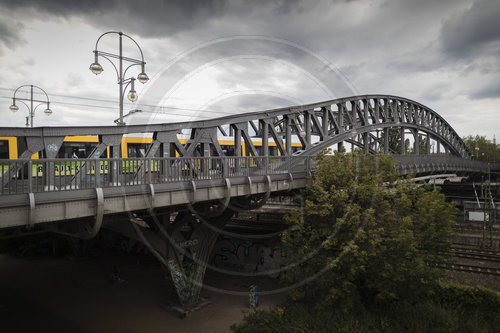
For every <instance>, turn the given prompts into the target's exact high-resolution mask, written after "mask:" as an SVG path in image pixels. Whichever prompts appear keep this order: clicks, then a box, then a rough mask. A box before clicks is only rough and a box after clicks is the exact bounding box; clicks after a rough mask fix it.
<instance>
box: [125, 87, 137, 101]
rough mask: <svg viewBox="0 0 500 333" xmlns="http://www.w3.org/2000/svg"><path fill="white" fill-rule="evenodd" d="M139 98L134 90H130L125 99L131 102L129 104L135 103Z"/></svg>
mask: <svg viewBox="0 0 500 333" xmlns="http://www.w3.org/2000/svg"><path fill="white" fill-rule="evenodd" d="M138 97H139V96H138V95H137V93H136V92H135V90H130V91H129V93H128V95H127V98H128V99H129V100H130V101H131V102H135V101H137V98H138Z"/></svg>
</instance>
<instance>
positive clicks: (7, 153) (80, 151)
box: [0, 136, 301, 159]
mask: <svg viewBox="0 0 500 333" xmlns="http://www.w3.org/2000/svg"><path fill="white" fill-rule="evenodd" d="M187 141H188V138H180V139H179V142H180V143H181V144H186V143H187ZM152 142H153V139H152V138H148V137H137V136H124V137H123V138H122V141H121V156H122V158H137V157H144V156H145V155H146V151H147V149H148V147H149V145H150V144H151V143H152ZM98 143H99V138H98V136H66V137H65V139H64V142H63V145H62V147H61V148H60V149H59V152H58V154H57V157H58V158H86V157H88V155H89V154H90V153H91V152H92V150H93V149H94V148H95V146H97V144H98ZM252 143H253V145H254V146H255V148H256V149H257V152H258V153H260V152H261V149H262V142H261V141H260V139H254V140H252ZM219 144H220V146H221V148H222V151H223V153H224V155H225V156H234V138H232V137H221V138H220V139H219ZM241 148H242V154H243V156H248V155H250V153H247V151H246V149H245V142H244V141H242V143H241ZM300 149H301V144H300V143H292V152H296V151H298V150H300ZM21 150H22V149H21V147H20V143H19V142H18V140H17V138H16V137H7V136H3V137H0V159H17V158H18V157H19V152H20V151H21ZM269 155H270V156H280V155H281V154H280V151H279V150H278V149H277V145H276V143H275V142H272V141H271V140H270V142H269ZM101 157H102V158H109V157H110V149H109V147H108V148H107V152H106V154H103V155H102V156H101ZM155 157H159V152H158V153H157V156H155ZM31 158H32V159H38V158H39V153H35V154H33V155H32V156H31Z"/></svg>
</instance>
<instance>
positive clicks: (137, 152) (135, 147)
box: [127, 143, 149, 158]
mask: <svg viewBox="0 0 500 333" xmlns="http://www.w3.org/2000/svg"><path fill="white" fill-rule="evenodd" d="M148 147H149V144H148V143H129V144H128V146H127V150H128V157H130V158H137V157H145V156H146V151H147V149H148Z"/></svg>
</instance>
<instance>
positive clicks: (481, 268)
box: [440, 264, 500, 276]
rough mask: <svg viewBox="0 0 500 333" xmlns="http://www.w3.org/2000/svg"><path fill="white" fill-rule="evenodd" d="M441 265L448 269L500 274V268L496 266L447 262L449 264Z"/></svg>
mask: <svg viewBox="0 0 500 333" xmlns="http://www.w3.org/2000/svg"><path fill="white" fill-rule="evenodd" d="M440 267H442V268H444V269H447V270H453V271H458V272H468V273H476V274H486V275H494V276H500V268H495V267H485V266H477V265H466V264H447V265H440Z"/></svg>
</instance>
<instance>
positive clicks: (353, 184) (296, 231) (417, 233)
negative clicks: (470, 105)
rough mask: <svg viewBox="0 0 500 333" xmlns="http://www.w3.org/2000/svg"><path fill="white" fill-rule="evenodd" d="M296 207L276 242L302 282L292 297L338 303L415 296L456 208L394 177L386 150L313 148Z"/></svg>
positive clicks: (442, 247)
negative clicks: (382, 153) (289, 255)
mask: <svg viewBox="0 0 500 333" xmlns="http://www.w3.org/2000/svg"><path fill="white" fill-rule="evenodd" d="M316 161H317V167H316V168H315V170H314V176H313V178H312V182H311V185H310V186H308V187H307V189H306V190H305V192H304V197H305V203H304V208H303V210H302V211H299V210H297V211H294V212H293V213H291V214H289V215H288V216H287V217H286V222H287V223H289V224H290V228H289V229H288V231H287V232H285V233H284V234H283V237H282V241H283V243H284V244H286V245H287V246H288V247H289V248H290V249H291V252H292V253H294V256H295V258H294V262H295V263H296V265H295V266H291V268H289V270H288V272H287V274H286V275H285V277H284V279H285V280H286V281H287V282H288V283H300V284H301V287H299V288H293V289H292V291H291V297H292V299H294V300H301V301H305V302H312V303H314V304H315V305H316V306H318V307H320V308H321V307H331V306H334V307H336V308H338V307H342V308H343V309H344V310H345V311H348V310H350V309H353V308H358V306H360V305H364V306H369V305H372V304H380V303H390V302H391V301H394V300H398V299H407V300H411V299H416V298H417V297H418V296H419V295H422V293H424V292H425V290H428V288H427V287H426V285H428V284H432V283H434V282H436V281H437V278H438V277H439V276H440V274H441V270H440V269H438V268H437V267H436V265H435V264H440V263H443V262H444V261H446V260H448V259H447V257H444V256H441V255H440V253H441V252H442V251H446V250H448V249H449V247H450V243H449V241H448V240H449V238H450V236H451V234H452V231H453V229H452V228H453V225H454V209H455V208H454V207H453V205H452V204H449V203H446V201H445V198H444V196H443V195H442V194H440V193H439V192H437V191H430V190H429V189H426V188H424V187H418V186H416V185H415V184H414V183H412V182H411V181H407V180H405V179H402V178H401V177H399V176H398V174H397V173H396V171H395V168H394V166H393V164H392V159H391V157H390V156H373V155H362V154H357V153H356V154H343V153H338V152H336V153H335V154H334V155H330V154H328V153H326V152H323V153H321V154H318V156H317V159H316Z"/></svg>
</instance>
